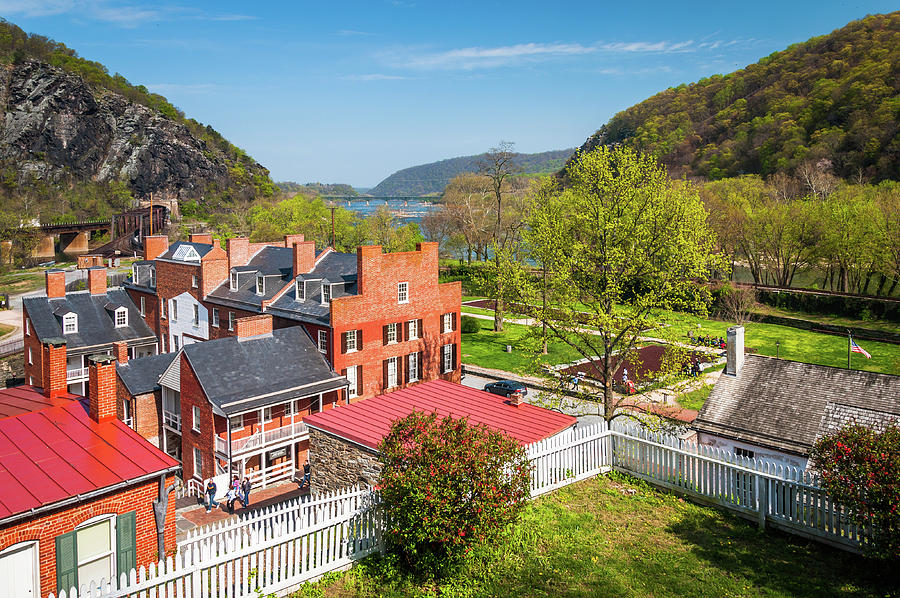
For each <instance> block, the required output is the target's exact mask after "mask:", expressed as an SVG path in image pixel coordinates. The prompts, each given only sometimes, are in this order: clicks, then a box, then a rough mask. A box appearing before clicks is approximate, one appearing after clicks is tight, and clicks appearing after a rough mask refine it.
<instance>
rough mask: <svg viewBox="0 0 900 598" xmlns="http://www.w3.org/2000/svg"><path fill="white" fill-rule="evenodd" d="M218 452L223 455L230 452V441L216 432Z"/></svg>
mask: <svg viewBox="0 0 900 598" xmlns="http://www.w3.org/2000/svg"><path fill="white" fill-rule="evenodd" d="M216 452H217V453H222V454H223V455H227V454H228V441H227V440H226V439H224V438H222V437H221V436H219V435H218V434H216Z"/></svg>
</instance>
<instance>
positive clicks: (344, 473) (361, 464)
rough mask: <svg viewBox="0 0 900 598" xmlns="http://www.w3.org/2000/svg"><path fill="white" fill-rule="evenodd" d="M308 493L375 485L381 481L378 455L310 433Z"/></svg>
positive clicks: (328, 436) (327, 436)
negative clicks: (358, 485)
mask: <svg viewBox="0 0 900 598" xmlns="http://www.w3.org/2000/svg"><path fill="white" fill-rule="evenodd" d="M309 468H310V489H311V491H312V492H313V493H316V492H328V491H331V490H338V489H341V488H346V487H347V486H351V485H353V484H369V485H373V486H374V485H375V484H376V483H377V482H378V479H379V478H380V477H381V469H382V465H381V462H380V461H379V460H378V454H377V453H376V452H375V451H373V450H370V449H364V448H363V447H361V446H360V445H358V444H353V443H351V442H347V441H345V440H342V439H340V438H338V437H336V436H332V435H331V434H326V433H325V432H322V431H320V430H315V429H312V428H310V430H309Z"/></svg>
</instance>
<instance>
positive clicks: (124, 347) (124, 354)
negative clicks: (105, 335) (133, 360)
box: [113, 341, 128, 363]
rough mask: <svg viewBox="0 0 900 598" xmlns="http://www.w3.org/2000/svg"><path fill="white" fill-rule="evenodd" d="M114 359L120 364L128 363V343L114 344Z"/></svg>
mask: <svg viewBox="0 0 900 598" xmlns="http://www.w3.org/2000/svg"><path fill="white" fill-rule="evenodd" d="M113 357H115V358H116V361H117V362H119V363H128V343H126V342H125V341H116V342H114V343H113Z"/></svg>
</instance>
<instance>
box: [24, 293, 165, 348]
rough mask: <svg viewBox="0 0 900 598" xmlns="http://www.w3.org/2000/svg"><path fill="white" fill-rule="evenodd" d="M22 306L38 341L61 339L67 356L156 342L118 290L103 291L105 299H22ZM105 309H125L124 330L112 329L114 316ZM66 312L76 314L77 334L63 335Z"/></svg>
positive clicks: (81, 296)
mask: <svg viewBox="0 0 900 598" xmlns="http://www.w3.org/2000/svg"><path fill="white" fill-rule="evenodd" d="M22 304H23V306H24V307H25V311H27V312H28V315H29V317H30V318H31V323H32V325H33V327H34V332H35V334H37V337H38V339H39V340H41V341H44V340H47V339H51V338H64V339H66V349H67V351H68V352H70V353H71V352H73V351H76V350H78V349H81V348H86V347H94V346H98V345H112V343H114V342H118V341H128V342H129V344H136V343H134V342H132V341H139V340H145V341H148V342H150V341H156V336H155V335H154V334H153V331H152V330H150V328H149V327H148V326H147V323H146V322H144V318H142V317H141V314H140V312H138V309H137V307H135V305H134V302H133V301H132V300H131V297H129V296H128V293H127V292H125V290H123V289H120V288H111V289H107V291H106V294H105V295H91V294H90V292H88V291H79V292H74V293H66V296H65V297H59V298H54V299H49V298H47V297H45V296H42V297H25V298H23V300H22ZM108 305H109V306H111V307H114V306H124V307H126V308H127V309H128V325H127V326H123V327H121V328H116V327H115V323H114V322H113V317H114V316H113V314H112V313H110V312H109V311H108V310H107V306H108ZM66 312H75V313H76V314H78V332H76V333H74V334H63V330H62V319H61V317H62V314H63V313H66Z"/></svg>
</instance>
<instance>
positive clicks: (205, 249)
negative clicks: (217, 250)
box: [157, 241, 213, 261]
mask: <svg viewBox="0 0 900 598" xmlns="http://www.w3.org/2000/svg"><path fill="white" fill-rule="evenodd" d="M184 245H187V246H190V247H193V248H194V251H196V252H197V255H199V256H200V258H201V259H202V258H203V256H204V255H206V254H207V253H209V252H210V251H212V248H213V246H212V245H211V244H209V243H190V242H188V241H176V242H175V243H172V244H171V245H169V249H167V250H166V252H165V253H164V254H162V255H161V256H159V257H158V258H157V259H162V260H174V259H175V257H174V256H175V254H176V253H177V252H178V249H179V248H180V247H182V246H184ZM179 261H180V260H179Z"/></svg>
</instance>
